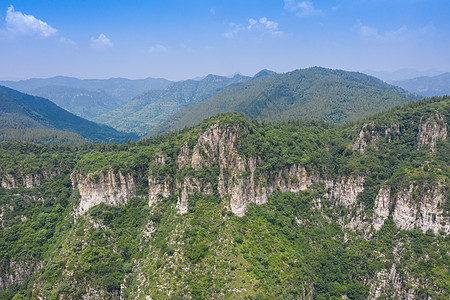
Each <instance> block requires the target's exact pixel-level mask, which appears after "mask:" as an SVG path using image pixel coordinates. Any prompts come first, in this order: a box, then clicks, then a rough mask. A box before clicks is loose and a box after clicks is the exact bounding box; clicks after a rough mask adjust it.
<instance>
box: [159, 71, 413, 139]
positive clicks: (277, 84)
mask: <svg viewBox="0 0 450 300" xmlns="http://www.w3.org/2000/svg"><path fill="white" fill-rule="evenodd" d="M261 75H262V76H261ZM417 99H419V97H418V96H417V95H414V94H412V93H409V92H407V91H405V90H403V89H401V88H398V87H395V86H392V85H389V84H387V83H384V82H382V81H381V80H379V79H377V78H375V77H371V76H368V75H365V74H362V73H356V72H347V71H342V70H331V69H326V68H320V67H313V68H309V69H301V70H295V71H293V72H289V73H284V74H276V73H275V74H274V73H271V72H266V71H264V72H262V74H260V75H258V74H257V76H255V78H254V79H252V80H251V81H248V82H246V83H243V84H240V85H238V86H234V87H229V88H226V89H223V90H221V91H220V92H218V93H216V94H215V95H213V96H212V97H210V98H208V99H206V100H205V101H203V102H201V103H197V104H192V105H189V106H186V107H185V108H184V109H182V110H180V111H178V112H177V113H175V114H174V115H173V116H171V117H170V118H169V119H167V120H166V121H165V122H164V123H162V124H161V125H160V126H159V127H157V128H155V129H154V130H152V131H151V132H150V135H156V134H160V133H162V132H166V131H173V130H179V129H181V128H183V127H185V126H192V125H195V124H198V123H200V122H201V121H202V120H203V119H205V118H207V117H210V116H214V115H216V114H218V113H224V112H239V113H244V114H245V115H246V116H247V117H249V118H252V119H258V120H272V121H281V120H299V119H300V120H322V121H326V122H330V123H333V124H340V123H344V122H349V121H357V120H360V119H362V118H364V117H367V116H369V115H370V114H373V113H376V112H381V111H383V110H387V109H389V108H392V107H394V106H396V105H402V104H406V103H408V102H411V101H414V100H417Z"/></svg>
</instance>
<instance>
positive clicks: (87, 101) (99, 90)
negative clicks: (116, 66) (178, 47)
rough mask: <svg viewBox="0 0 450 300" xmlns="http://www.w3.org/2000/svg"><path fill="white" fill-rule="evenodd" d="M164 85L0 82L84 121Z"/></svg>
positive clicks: (63, 80) (38, 80)
mask: <svg viewBox="0 0 450 300" xmlns="http://www.w3.org/2000/svg"><path fill="white" fill-rule="evenodd" d="M168 84H170V81H169V80H166V79H162V78H146V79H136V80H130V79H125V78H110V79H78V78H73V77H65V76H57V77H52V78H42V79H41V78H33V79H27V80H21V81H0V85H3V86H7V87H9V88H12V89H15V90H18V91H21V92H23V93H28V94H31V95H34V96H40V97H44V98H47V99H49V100H51V101H53V102H54V103H56V104H57V105H59V106H61V107H62V108H64V109H66V110H68V111H70V112H72V113H74V114H76V115H78V116H81V117H83V118H87V119H92V118H94V117H95V116H97V115H99V114H102V113H105V112H107V111H109V110H112V109H114V108H117V107H119V106H120V105H123V104H125V103H127V102H128V101H130V100H131V99H132V98H133V97H135V96H136V95H139V94H141V93H143V92H146V91H148V90H151V89H162V88H165V87H166V86H167V85H168Z"/></svg>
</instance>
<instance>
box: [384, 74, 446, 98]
mask: <svg viewBox="0 0 450 300" xmlns="http://www.w3.org/2000/svg"><path fill="white" fill-rule="evenodd" d="M392 84H394V85H397V86H399V87H401V88H404V89H405V90H408V91H410V92H412V93H416V94H419V95H422V96H425V97H432V96H444V95H449V94H450V73H448V72H447V73H443V74H440V75H437V76H432V77H430V76H422V77H416V78H412V79H408V80H403V81H395V82H393V83H392Z"/></svg>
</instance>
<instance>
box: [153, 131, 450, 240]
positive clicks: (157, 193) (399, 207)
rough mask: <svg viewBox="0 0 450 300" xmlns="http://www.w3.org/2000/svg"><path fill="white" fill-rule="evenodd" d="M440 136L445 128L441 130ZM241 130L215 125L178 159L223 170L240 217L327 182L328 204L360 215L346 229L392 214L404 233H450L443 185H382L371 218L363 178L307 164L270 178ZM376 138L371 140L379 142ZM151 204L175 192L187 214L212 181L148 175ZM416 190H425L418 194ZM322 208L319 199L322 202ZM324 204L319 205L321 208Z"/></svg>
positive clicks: (223, 184)
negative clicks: (332, 174)
mask: <svg viewBox="0 0 450 300" xmlns="http://www.w3.org/2000/svg"><path fill="white" fill-rule="evenodd" d="M365 131H368V133H370V132H371V131H370V130H369V129H368V127H367V126H366V127H363V130H362V132H363V133H361V134H360V139H359V140H360V141H359V142H358V143H359V144H358V145H359V146H358V147H356V148H355V151H362V152H364V150H363V149H365V148H364V147H365V146H364V147H363V148H361V147H362V146H361V145H362V143H363V136H364V135H365V134H366V132H365ZM438 131H439V132H442V129H439V130H438ZM238 133H239V127H238V126H237V125H236V126H234V127H224V126H220V124H218V123H216V124H214V125H212V126H211V127H210V128H209V129H207V130H206V131H205V132H204V133H203V134H202V135H201V136H200V137H199V138H198V141H197V143H196V144H195V146H194V147H193V148H192V149H190V148H189V146H188V144H187V143H186V144H185V145H183V147H182V148H181V150H180V152H179V155H178V156H177V159H176V162H177V169H178V170H181V169H183V168H185V167H189V166H190V167H191V168H192V169H194V170H196V171H199V170H201V169H204V168H208V167H210V166H212V165H214V164H217V165H218V167H219V174H218V178H217V182H218V184H217V191H218V193H219V196H220V197H222V198H224V197H226V196H228V197H229V199H230V209H231V210H232V212H233V213H235V214H236V215H238V216H243V215H244V214H245V212H246V210H247V207H248V205H249V204H250V203H256V204H262V203H265V202H267V200H268V197H269V196H270V195H271V194H272V193H273V192H274V190H275V189H277V188H279V189H280V190H281V191H282V192H288V191H290V192H299V191H301V190H305V189H307V188H308V187H309V186H310V185H311V184H312V183H313V182H323V184H324V186H325V190H326V193H325V195H324V199H326V200H330V201H331V203H333V204H332V205H333V206H343V207H346V208H348V209H350V210H353V211H354V212H356V213H355V214H353V216H351V217H349V216H344V217H340V218H339V222H340V223H341V225H342V226H343V227H344V228H349V229H352V230H356V229H357V230H361V231H364V232H369V231H370V229H371V227H372V226H373V228H374V229H375V230H379V229H380V228H381V226H382V225H383V224H384V221H385V220H386V218H387V217H388V216H392V217H393V220H394V222H395V224H396V225H397V226H398V227H400V228H402V229H406V230H410V229H413V228H414V227H418V228H420V229H421V230H422V231H424V232H425V231H427V230H429V229H430V230H432V231H433V232H435V233H437V232H438V231H439V230H444V231H445V232H447V233H448V232H449V230H450V220H449V218H448V217H447V216H445V215H444V212H443V210H442V209H441V207H443V204H444V202H445V197H444V195H445V192H444V190H443V186H444V184H440V185H439V186H437V187H434V188H433V189H431V190H430V189H425V188H424V187H419V186H416V185H415V184H414V183H411V186H407V187H404V188H402V189H400V190H398V191H396V192H395V193H394V192H392V191H391V188H390V187H389V186H382V187H381V188H380V189H379V191H378V195H377V196H376V198H375V204H374V208H373V214H371V215H364V214H363V213H362V212H363V211H364V210H365V208H364V206H363V205H362V204H361V203H358V195H359V194H360V193H361V192H362V191H364V182H365V178H364V177H363V176H358V175H350V176H340V177H338V178H337V179H336V180H330V179H327V178H323V177H322V176H320V174H319V173H318V172H317V171H310V172H309V173H308V172H307V171H306V169H305V168H304V167H303V166H300V165H297V164H293V165H291V166H287V167H284V168H282V169H281V170H279V171H277V172H273V173H271V174H261V173H258V172H257V164H258V163H260V161H259V159H258V158H255V157H243V156H241V155H240V154H239V153H238V151H237V148H236V143H237V142H238V140H239V136H238ZM399 133H400V128H399V126H398V124H397V125H396V124H390V126H388V127H386V128H385V129H384V130H383V132H382V135H383V137H384V138H386V139H391V140H393V139H396V137H397V136H398V134H399ZM377 140H378V137H375V138H372V139H371V143H375V142H376V141H377ZM155 162H158V163H162V164H164V159H163V158H161V157H160V156H158V155H157V157H156V158H155ZM148 180H149V181H148V182H149V204H150V205H151V204H153V203H154V202H155V201H157V200H158V198H159V197H167V196H169V195H171V194H172V193H173V192H175V193H177V194H176V195H178V205H177V207H178V210H179V212H180V213H185V212H187V207H188V198H189V196H191V195H193V194H194V193H195V192H196V191H199V192H202V193H206V194H211V193H212V192H213V190H212V187H211V184H212V183H211V182H203V179H202V178H196V177H195V176H186V177H184V178H183V179H182V180H180V181H179V180H178V179H173V178H169V177H165V178H164V179H163V180H160V181H158V180H156V179H155V177H153V176H149V179H148ZM416 191H421V192H420V195H418V196H414V195H416V194H417V192H416ZM318 203H319V204H320V199H318ZM319 206H320V205H319Z"/></svg>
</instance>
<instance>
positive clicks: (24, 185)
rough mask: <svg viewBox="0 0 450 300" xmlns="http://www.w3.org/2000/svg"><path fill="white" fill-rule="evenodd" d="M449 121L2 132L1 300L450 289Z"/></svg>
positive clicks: (329, 295)
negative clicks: (59, 140) (17, 138)
mask: <svg viewBox="0 0 450 300" xmlns="http://www.w3.org/2000/svg"><path fill="white" fill-rule="evenodd" d="M449 118H450V97H448V96H446V97H436V98H430V99H424V100H420V101H417V102H413V103H410V104H408V105H405V106H402V107H396V108H393V109H391V110H390V111H389V112H386V113H380V114H377V115H374V116H370V117H369V118H366V119H364V120H362V121H360V122H356V123H353V124H345V125H340V126H335V125H332V124H327V123H325V122H317V121H311V122H306V121H290V122H280V123H274V122H263V123H260V122H259V121H257V120H249V119H246V118H245V117H244V116H243V115H241V114H235V113H227V114H221V115H218V116H215V117H212V118H209V119H207V120H205V121H203V122H202V123H201V124H199V125H197V126H195V127H192V128H187V129H185V130H182V131H179V132H176V133H170V134H166V135H160V136H157V137H155V138H151V139H146V140H141V141H138V142H129V143H124V144H121V145H116V144H111V143H110V144H88V145H84V146H83V147H78V148H77V147H49V146H46V145H32V144H21V143H0V182H1V187H0V211H1V222H0V265H1V266H2V267H1V268H0V298H1V299H12V298H13V297H15V298H14V299H21V298H22V299H23V298H25V299H27V298H32V299H40V298H41V299H449V297H450V279H449V276H448V270H449V267H450V266H449V262H450V256H449V249H450V239H449V237H450V235H449V233H450V197H449V195H450V192H449V178H450V164H449V161H450V157H449V154H450V151H449V150H450V139H449V137H448V132H449Z"/></svg>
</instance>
